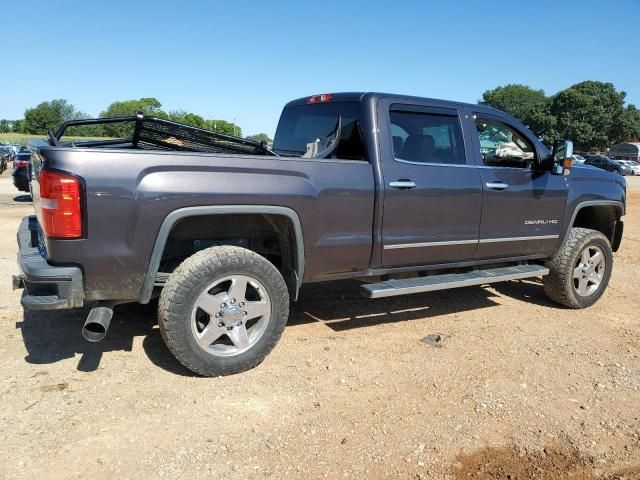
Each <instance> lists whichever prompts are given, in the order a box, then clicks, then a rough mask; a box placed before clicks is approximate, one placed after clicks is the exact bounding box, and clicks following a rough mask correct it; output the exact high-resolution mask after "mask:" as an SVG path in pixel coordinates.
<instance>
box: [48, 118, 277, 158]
mask: <svg viewBox="0 0 640 480" xmlns="http://www.w3.org/2000/svg"><path fill="white" fill-rule="evenodd" d="M114 123H121V124H127V123H129V124H131V125H132V127H133V128H132V132H133V133H132V136H131V138H119V139H105V140H88V141H86V142H77V141H76V142H73V144H72V146H76V147H108V146H117V145H120V146H123V145H128V144H130V145H131V146H132V147H133V148H139V149H142V150H179V151H187V152H208V153H230V154H244V155H272V156H277V154H276V153H275V152H273V151H272V150H271V149H269V148H268V147H267V144H266V142H254V141H252V140H246V139H244V138H240V137H234V136H232V135H225V134H222V133H217V132H212V131H211V130H205V129H202V128H197V127H192V126H190V125H184V124H182V123H178V122H172V121H171V120H165V119H162V118H156V117H147V116H145V115H143V114H142V113H138V114H137V115H135V116H128V117H112V118H92V119H81V120H70V121H68V122H64V123H63V124H62V125H61V126H60V128H58V130H57V131H56V132H55V133H52V132H48V137H49V143H50V144H51V145H53V146H62V145H65V144H64V143H63V142H61V141H60V139H61V138H62V136H63V135H64V133H65V131H66V130H67V129H68V128H69V127H78V126H84V125H104V124H114Z"/></svg>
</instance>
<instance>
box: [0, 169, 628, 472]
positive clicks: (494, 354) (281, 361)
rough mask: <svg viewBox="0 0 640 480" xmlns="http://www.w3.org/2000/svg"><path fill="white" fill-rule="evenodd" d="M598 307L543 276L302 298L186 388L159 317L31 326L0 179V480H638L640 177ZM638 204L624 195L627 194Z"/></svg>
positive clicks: (14, 218) (18, 208)
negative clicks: (264, 350)
mask: <svg viewBox="0 0 640 480" xmlns="http://www.w3.org/2000/svg"><path fill="white" fill-rule="evenodd" d="M629 189H630V191H631V192H632V193H631V194H630V197H631V198H630V204H629V208H628V213H627V216H626V223H625V227H626V232H625V238H624V240H623V243H622V249H621V250H620V251H619V252H618V253H617V254H616V255H615V261H616V265H615V269H614V273H613V277H612V280H611V284H610V286H609V289H608V291H607V292H606V294H605V295H604V297H603V298H602V299H601V300H600V301H599V302H598V303H597V304H596V305H595V306H593V307H591V308H589V309H587V310H582V311H572V310H567V309H563V308H559V307H557V306H555V305H553V304H551V303H550V302H548V301H547V300H546V298H545V296H544V293H543V291H542V287H541V285H540V283H539V282H538V281H537V280H532V281H519V282H510V283H503V284H497V285H494V286H493V287H490V288H488V287H487V288H479V287H478V288H475V287H474V288H466V289H459V290H451V291H445V292H435V293H431V294H420V295H413V296H407V297H397V298H392V299H384V300H376V301H371V300H366V299H364V298H361V297H359V296H358V294H357V285H356V284H355V283H353V282H342V283H338V284H332V285H318V286H309V287H306V288H305V289H304V291H303V294H302V300H301V301H300V302H299V303H298V304H295V305H294V306H293V311H292V316H291V320H290V324H289V326H288V327H287V329H286V330H285V333H284V335H283V338H282V340H281V341H280V343H279V344H278V346H277V347H276V349H275V350H274V352H273V353H272V354H271V355H270V356H269V357H268V358H267V359H266V360H265V362H264V363H263V364H261V365H260V366H259V367H257V368H255V369H253V370H251V371H249V372H246V373H243V374H240V375H235V376H232V377H225V378H213V379H211V378H200V377H196V376H193V375H191V374H190V373H189V372H188V371H186V370H185V369H184V368H182V367H181V366H180V365H179V364H178V363H177V362H176V361H175V360H174V359H173V358H172V357H171V356H170V354H169V352H168V350H167V349H166V348H165V346H164V344H163V343H162V339H161V337H160V333H159V331H158V328H157V325H156V324H155V323H156V319H155V317H156V315H155V306H154V305H150V306H147V307H142V306H121V307H118V308H117V309H116V313H115V317H114V321H113V323H112V327H111V329H110V331H109V335H108V336H107V339H106V340H105V341H104V342H102V343H100V344H95V345H92V344H88V343H86V342H85V341H84V340H83V339H82V337H81V334H80V328H81V325H82V323H83V321H84V318H85V316H86V313H87V311H86V310H84V311H72V312H59V313H39V314H34V313H29V312H23V310H22V308H21V307H20V303H19V300H20V292H18V291H15V292H14V291H11V289H10V277H11V274H12V273H15V272H16V271H17V267H16V264H15V251H16V243H15V231H16V229H17V226H18V223H19V220H20V218H21V217H22V216H23V215H26V214H29V213H31V209H32V206H31V204H30V203H28V202H25V201H24V200H25V198H24V197H18V198H17V199H16V198H14V197H16V191H15V190H13V187H12V186H11V185H10V178H9V177H8V175H7V173H5V174H3V175H2V176H1V177H0V231H1V232H3V233H2V235H0V286H1V287H0V404H2V407H3V408H2V410H1V411H0V478H7V479H13V478H18V479H23V478H24V479H30V478H92V479H103V478H104V479H107V478H176V479H177V478H223V479H249V478H250V479H253V478H256V479H261V478H267V477H271V478H277V479H279V478H285V477H286V478H305V479H306V478H358V479H362V478H401V479H413V480H415V479H431V478H438V479H445V478H449V479H452V480H453V479H463V478H464V479H467V478H486V479H489V478H505V479H506V478H511V479H516V478H518V479H520V478H539V479H556V478H576V479H578V478H579V479H592V478H610V479H614V478H615V479H622V478H625V479H638V478H640V324H639V322H638V307H640V304H639V302H638V299H637V298H638V285H639V284H640V274H639V273H638V268H639V267H640V225H639V222H638V203H639V201H640V178H631V179H629ZM634 194H635V196H634Z"/></svg>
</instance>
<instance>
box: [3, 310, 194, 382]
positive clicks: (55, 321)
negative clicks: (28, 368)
mask: <svg viewBox="0 0 640 480" xmlns="http://www.w3.org/2000/svg"><path fill="white" fill-rule="evenodd" d="M89 310H90V308H81V309H75V310H66V311H65V310H61V311H57V312H56V311H52V312H37V311H36V312H34V311H29V310H24V313H23V320H22V322H17V323H16V328H19V329H20V330H21V331H22V338H23V341H24V345H25V347H26V349H27V356H26V357H25V360H26V361H27V362H28V363H31V364H36V365H42V364H50V363H56V362H59V361H61V360H65V359H69V358H74V357H76V356H77V355H80V359H79V361H78V365H77V367H76V368H77V369H78V370H79V371H82V372H92V371H95V370H96V369H98V367H99V366H100V361H101V360H102V357H103V355H104V354H109V353H114V352H130V351H132V349H133V343H134V339H135V337H144V340H143V347H144V350H145V353H146V354H147V356H148V357H149V359H150V360H151V361H152V362H153V363H154V364H155V365H157V366H159V367H161V368H163V369H165V370H167V371H169V372H172V373H175V374H178V375H189V376H191V375H193V376H195V375H194V374H192V373H191V372H190V371H189V370H187V369H186V368H184V367H183V366H182V365H181V364H180V363H179V362H178V361H177V360H175V358H173V356H172V355H171V352H169V350H168V349H167V347H166V346H165V344H164V341H163V340H162V337H161V335H160V331H159V330H158V328H157V327H156V325H157V320H156V312H157V303H155V302H152V303H150V304H149V305H139V304H126V305H118V306H117V307H116V308H115V312H114V316H113V320H112V321H111V326H110V328H109V333H108V335H107V337H106V338H105V339H104V340H103V341H102V342H99V343H90V342H87V341H86V340H85V339H84V338H82V334H81V328H82V325H83V324H84V321H85V319H86V318H87V314H88V313H89Z"/></svg>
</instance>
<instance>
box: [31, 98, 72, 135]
mask: <svg viewBox="0 0 640 480" xmlns="http://www.w3.org/2000/svg"><path fill="white" fill-rule="evenodd" d="M75 114H76V111H75V109H74V107H73V105H71V104H70V103H69V102H67V101H66V100H64V99H57V100H51V101H50V102H42V103H40V104H38V106H36V107H33V108H28V109H27V110H26V111H25V112H24V122H22V126H21V130H22V131H23V132H25V133H31V134H38V135H42V134H45V133H47V130H52V131H55V130H56V129H57V128H58V127H59V126H60V124H61V123H63V122H66V121H67V120H72V119H73V118H74V116H75Z"/></svg>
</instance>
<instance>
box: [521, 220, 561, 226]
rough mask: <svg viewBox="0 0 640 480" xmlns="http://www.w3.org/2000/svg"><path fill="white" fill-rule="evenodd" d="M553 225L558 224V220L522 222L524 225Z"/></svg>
mask: <svg viewBox="0 0 640 480" xmlns="http://www.w3.org/2000/svg"><path fill="white" fill-rule="evenodd" d="M553 223H558V220H556V219H550V220H525V221H524V224H525V225H549V224H553Z"/></svg>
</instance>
